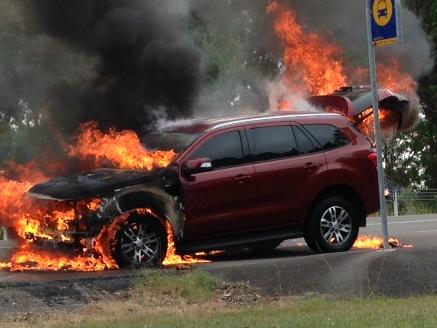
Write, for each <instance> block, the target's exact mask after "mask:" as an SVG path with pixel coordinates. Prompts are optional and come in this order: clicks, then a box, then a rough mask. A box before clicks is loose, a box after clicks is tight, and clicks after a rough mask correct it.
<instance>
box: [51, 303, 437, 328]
mask: <svg viewBox="0 0 437 328" xmlns="http://www.w3.org/2000/svg"><path fill="white" fill-rule="evenodd" d="M436 308H437V297H436V296H432V297H419V298H407V299H382V298H381V299H375V298H368V299H328V298H311V299H306V300H305V299H300V300H299V299H292V298H289V299H282V300H279V301H275V302H273V303H270V304H268V305H265V304H264V305H256V306H249V307H237V308H229V307H227V308H225V307H218V306H217V305H214V304H207V303H205V304H202V305H197V306H194V307H193V306H188V307H186V308H169V309H167V310H166V309H162V308H161V309H159V310H157V311H149V312H147V313H134V312H130V313H129V312H121V311H119V312H117V313H112V314H107V315H106V317H104V316H103V315H102V314H101V313H100V314H98V313H96V314H95V315H94V318H92V319H91V318H81V319H79V320H76V321H75V322H71V321H70V322H69V323H66V321H65V319H63V320H62V321H58V322H54V323H53V325H50V326H51V327H65V328H69V327H83V328H85V327H93V328H103V327H110V328H112V327H114V328H115V327H126V328H134V327H135V328H136V327H141V328H143V327H148V328H151V327H162V328H166V327H169V328H170V327H172V328H185V327H199V328H200V327H212V328H214V327H217V328H219V327H220V328H222V327H223V328H224V327H229V328H231V327H236V328H245V327H250V328H257V327H260V328H261V327H262V328H265V327H277V328H280V327H287V328H288V327H320V328H323V327H336V328H341V327H347V328H355V327H382V328H384V327H397V328H402V327H436V326H437V311H436V310H435V309H436ZM119 310H123V309H119ZM67 321H68V320H67ZM62 322H64V323H62Z"/></svg>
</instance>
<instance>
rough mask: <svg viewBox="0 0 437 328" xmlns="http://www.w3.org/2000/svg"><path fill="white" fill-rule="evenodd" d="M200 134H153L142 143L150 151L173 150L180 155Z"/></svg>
mask: <svg viewBox="0 0 437 328" xmlns="http://www.w3.org/2000/svg"><path fill="white" fill-rule="evenodd" d="M200 135H201V133H179V132H154V133H151V134H149V135H147V136H145V137H144V138H143V143H144V145H145V146H146V148H147V149H150V150H162V151H169V150H173V151H175V152H176V153H182V152H183V151H184V150H185V149H187V148H188V147H189V146H190V145H191V144H192V143H193V142H194V141H196V140H197V138H199V137H200Z"/></svg>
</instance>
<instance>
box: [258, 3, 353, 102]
mask: <svg viewBox="0 0 437 328" xmlns="http://www.w3.org/2000/svg"><path fill="white" fill-rule="evenodd" d="M267 12H268V13H269V14H271V15H272V16H273V18H274V29H275V33H276V35H277V36H278V38H279V40H280V41H281V43H282V45H283V47H284V53H283V60H284V63H285V64H286V65H287V71H286V75H285V83H286V85H288V86H289V87H290V88H291V89H292V90H294V91H295V92H296V91H297V92H300V93H304V94H314V95H320V94H327V93H330V92H333V91H334V90H336V89H337V88H339V87H342V86H345V85H346V84H347V78H346V73H345V70H344V65H343V63H342V59H341V55H342V52H341V49H340V47H339V46H338V45H336V44H335V43H333V42H329V41H328V40H327V39H326V37H321V36H319V35H317V34H315V33H310V32H308V31H305V29H304V27H303V26H302V25H300V24H299V23H298V22H297V17H296V13H295V12H294V11H293V10H291V9H290V8H289V7H288V6H287V5H285V4H280V3H279V2H277V1H271V2H270V3H269V5H268V6H267Z"/></svg>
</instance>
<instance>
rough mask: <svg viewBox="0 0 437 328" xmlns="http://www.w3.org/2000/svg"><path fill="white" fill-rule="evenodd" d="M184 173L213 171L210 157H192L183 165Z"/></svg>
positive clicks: (188, 174) (187, 174)
mask: <svg viewBox="0 0 437 328" xmlns="http://www.w3.org/2000/svg"><path fill="white" fill-rule="evenodd" d="M182 169H183V173H184V174H185V175H186V176H190V175H192V174H196V173H201V172H209V171H212V163H211V160H210V159H209V158H196V159H190V160H188V161H187V162H186V163H185V164H184V165H183V168H182Z"/></svg>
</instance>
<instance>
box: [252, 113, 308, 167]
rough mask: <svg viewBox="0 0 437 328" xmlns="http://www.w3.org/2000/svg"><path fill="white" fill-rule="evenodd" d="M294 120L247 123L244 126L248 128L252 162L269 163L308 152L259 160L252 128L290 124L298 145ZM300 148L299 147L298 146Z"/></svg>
mask: <svg viewBox="0 0 437 328" xmlns="http://www.w3.org/2000/svg"><path fill="white" fill-rule="evenodd" d="M293 125H294V124H293V122H290V121H281V122H268V123H263V124H250V125H246V126H245V127H244V129H245V130H246V134H247V140H248V142H249V150H250V160H251V163H253V164H258V163H269V162H276V161H283V160H289V159H291V158H298V157H301V156H304V155H307V154H297V155H291V156H287V157H281V158H273V159H267V160H258V159H257V156H258V155H257V149H256V145H255V140H254V138H253V135H252V131H251V130H252V129H259V128H269V127H278V126H288V127H290V129H291V133H292V135H293V138H294V140H295V142H296V146H297V147H298V145H297V141H296V137H295V135H294V131H293ZM298 150H299V147H298Z"/></svg>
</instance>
